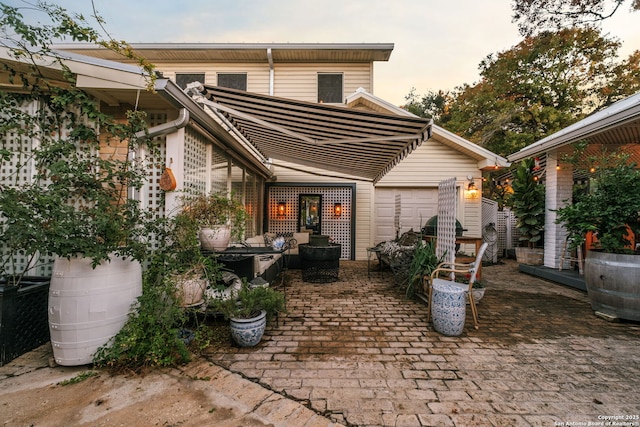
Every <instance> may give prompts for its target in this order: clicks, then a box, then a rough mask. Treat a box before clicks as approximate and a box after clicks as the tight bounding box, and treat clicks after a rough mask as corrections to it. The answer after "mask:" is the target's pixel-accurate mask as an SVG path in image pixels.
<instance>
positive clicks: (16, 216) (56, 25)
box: [0, 3, 155, 274]
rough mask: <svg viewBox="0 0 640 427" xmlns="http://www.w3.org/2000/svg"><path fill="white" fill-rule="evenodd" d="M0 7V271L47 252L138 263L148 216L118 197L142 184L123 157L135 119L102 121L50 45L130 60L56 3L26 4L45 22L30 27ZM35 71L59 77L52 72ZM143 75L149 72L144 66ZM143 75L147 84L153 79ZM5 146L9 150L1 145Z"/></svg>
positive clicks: (140, 124)
mask: <svg viewBox="0 0 640 427" xmlns="http://www.w3.org/2000/svg"><path fill="white" fill-rule="evenodd" d="M0 8H1V10H2V15H1V16H0V28H1V30H0V31H2V35H3V36H4V37H5V38H4V39H3V40H2V42H0V45H1V46H2V47H3V48H6V49H8V53H9V56H10V58H9V59H8V60H6V61H4V64H3V65H4V70H3V71H4V72H5V73H6V75H7V76H8V79H9V82H10V83H15V84H16V87H20V89H19V90H17V91H16V92H11V93H7V92H2V93H0V111H1V114H0V133H2V138H1V139H2V141H3V146H2V147H1V148H0V160H1V162H2V167H3V168H6V170H10V171H12V172H11V173H9V174H3V176H2V181H0V212H2V215H3V217H4V221H3V222H2V223H1V224H0V233H1V235H2V240H3V242H4V250H5V255H6V256H4V257H3V263H2V264H1V265H0V274H4V273H7V272H10V273H16V274H17V272H16V270H15V269H16V265H15V263H14V260H15V259H16V257H17V256H18V255H21V256H23V257H25V258H26V259H28V261H29V262H28V264H31V261H33V260H34V259H36V258H37V257H38V256H39V255H47V254H56V255H58V256H61V257H67V258H70V257H74V256H86V257H89V258H91V259H92V260H93V263H94V265H97V264H99V263H100V262H101V261H103V260H106V259H109V257H110V256H112V255H113V254H115V255H117V256H131V257H133V258H135V259H138V260H140V259H143V258H144V257H145V256H146V255H147V239H146V237H145V227H144V225H145V222H146V220H148V219H150V218H151V216H152V215H151V212H146V211H144V210H143V209H142V208H141V206H140V204H139V203H138V201H136V200H132V199H130V198H129V197H128V192H129V191H130V190H131V189H139V188H141V187H142V185H143V184H144V183H145V182H146V179H147V171H146V170H145V169H144V167H143V166H141V165H142V164H143V163H144V162H140V161H136V162H133V161H132V159H131V158H130V157H129V156H128V155H127V153H129V152H133V151H134V150H135V149H136V148H137V147H138V145H139V143H140V141H139V140H138V139H137V138H136V136H135V135H136V133H137V132H141V131H144V130H145V129H146V128H147V124H146V117H145V114H144V113H143V112H140V111H129V112H127V113H126V115H124V116H123V115H121V114H120V115H119V116H115V115H112V114H109V111H108V109H107V108H105V106H104V105H100V103H99V101H97V100H95V99H94V98H92V97H90V96H89V95H88V94H87V93H85V92H83V91H82V90H79V89H78V88H77V87H76V86H75V83H76V82H75V75H74V74H73V73H72V72H71V70H70V69H69V68H68V67H67V65H66V63H65V60H64V58H61V57H60V56H58V54H57V53H56V52H55V51H53V50H52V49H51V43H52V42H53V41H54V40H55V39H61V38H67V39H71V40H73V41H86V42H95V43H98V44H100V45H103V46H105V47H107V48H110V49H112V50H114V51H117V52H119V53H121V54H123V55H125V56H127V57H129V58H135V55H134V54H133V53H132V52H131V51H130V50H129V48H128V47H127V45H126V44H125V43H123V42H113V41H108V42H104V41H102V40H101V39H100V36H99V34H98V33H97V32H96V31H94V30H92V29H91V28H90V27H89V26H87V25H86V22H85V21H84V19H83V18H82V17H80V16H75V17H74V16H71V15H69V14H68V13H67V12H66V11H65V10H64V9H62V8H60V7H58V6H55V5H50V4H47V3H38V4H37V5H35V6H33V7H31V6H30V7H29V9H30V10H31V11H34V10H35V11H38V12H40V13H42V14H44V15H45V17H46V18H48V19H49V20H50V21H51V22H50V23H49V24H42V22H38V24H37V26H32V25H29V24H27V23H26V22H24V20H23V16H22V14H21V13H20V9H19V8H14V7H10V6H7V5H5V4H0ZM42 64H47V65H46V66H47V68H50V69H56V68H58V69H60V70H61V71H60V73H55V72H53V73H52V72H50V71H48V70H45V69H44V68H43V67H44V65H42ZM144 68H145V69H146V70H147V71H148V72H151V71H152V66H150V65H148V64H145V67H144ZM147 78H148V81H149V84H150V85H151V86H153V80H154V78H155V77H154V75H153V74H149V75H148V76H147ZM18 85H19V86H18ZM9 136H10V137H9ZM9 140H11V141H12V143H13V144H14V145H13V146H11V147H8V146H6V145H5V144H7V142H8V141H9ZM36 141H37V144H36V143H34V142H36ZM149 148H150V151H151V152H152V153H155V152H154V150H153V148H154V147H149ZM121 153H124V154H121ZM136 160H142V159H136ZM24 176H30V177H31V179H25V178H24ZM23 273H24V272H23Z"/></svg>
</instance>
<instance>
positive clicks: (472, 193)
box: [464, 176, 478, 199]
mask: <svg viewBox="0 0 640 427" xmlns="http://www.w3.org/2000/svg"><path fill="white" fill-rule="evenodd" d="M468 178H469V184H468V185H467V189H466V190H465V192H464V194H465V196H466V198H467V199H476V198H477V197H478V187H476V183H475V182H474V181H473V177H471V176H469V177H468Z"/></svg>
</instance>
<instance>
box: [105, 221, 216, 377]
mask: <svg viewBox="0 0 640 427" xmlns="http://www.w3.org/2000/svg"><path fill="white" fill-rule="evenodd" d="M196 230H197V224H195V223H194V222H193V221H192V220H191V219H190V218H189V217H187V216H184V215H180V214H178V215H175V216H173V217H169V218H164V219H162V220H159V221H158V222H157V223H156V228H155V230H154V234H155V235H156V236H157V243H158V249H157V250H156V251H154V254H153V257H152V261H151V265H150V267H149V268H148V269H147V270H146V271H145V274H144V277H143V292H142V296H140V297H139V298H138V307H137V309H136V311H135V312H134V313H132V314H131V315H130V316H129V319H128V320H127V323H126V324H125V326H124V328H123V329H122V330H120V332H119V333H118V334H117V335H116V336H115V337H114V339H113V340H112V341H111V342H109V343H108V344H107V345H105V346H104V347H102V348H101V349H100V350H99V351H98V352H97V353H96V356H95V359H94V362H95V363H96V364H98V365H99V366H107V367H110V368H112V369H115V370H121V369H126V370H133V371H138V370H140V369H142V368H144V367H149V366H173V365H176V364H180V363H185V362H188V360H189V354H188V351H187V348H186V346H185V343H184V342H183V341H182V340H181V339H180V337H179V334H178V332H179V330H180V329H181V328H182V327H183V326H184V324H185V322H186V321H187V316H186V313H185V310H184V309H182V308H181V307H179V305H178V301H176V298H178V296H177V295H176V282H175V275H176V274H186V273H188V272H189V273H191V274H197V275H200V276H202V277H205V278H206V279H207V280H208V281H209V282H210V283H216V282H217V281H218V280H219V279H220V266H219V264H217V263H216V262H215V260H213V259H212V258H209V257H205V256H203V255H202V254H201V252H200V249H199V242H198V240H197V238H196ZM198 335H199V336H201V337H202V336H203V333H202V331H200V332H199V334H198ZM199 345H200V346H202V345H204V344H203V343H202V342H200V343H199Z"/></svg>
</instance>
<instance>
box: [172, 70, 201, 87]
mask: <svg viewBox="0 0 640 427" xmlns="http://www.w3.org/2000/svg"><path fill="white" fill-rule="evenodd" d="M193 82H200V83H202V84H204V73H193V74H180V73H176V84H177V85H178V86H179V87H180V89H183V90H184V89H186V87H187V85H188V84H189V83H193Z"/></svg>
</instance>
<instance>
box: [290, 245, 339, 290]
mask: <svg viewBox="0 0 640 427" xmlns="http://www.w3.org/2000/svg"><path fill="white" fill-rule="evenodd" d="M341 250H342V248H341V246H340V245H339V244H337V243H329V244H327V245H310V244H302V245H298V253H299V254H300V266H301V269H302V280H304V281H305V282H313V283H328V282H335V281H337V280H338V274H339V272H340V254H341Z"/></svg>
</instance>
